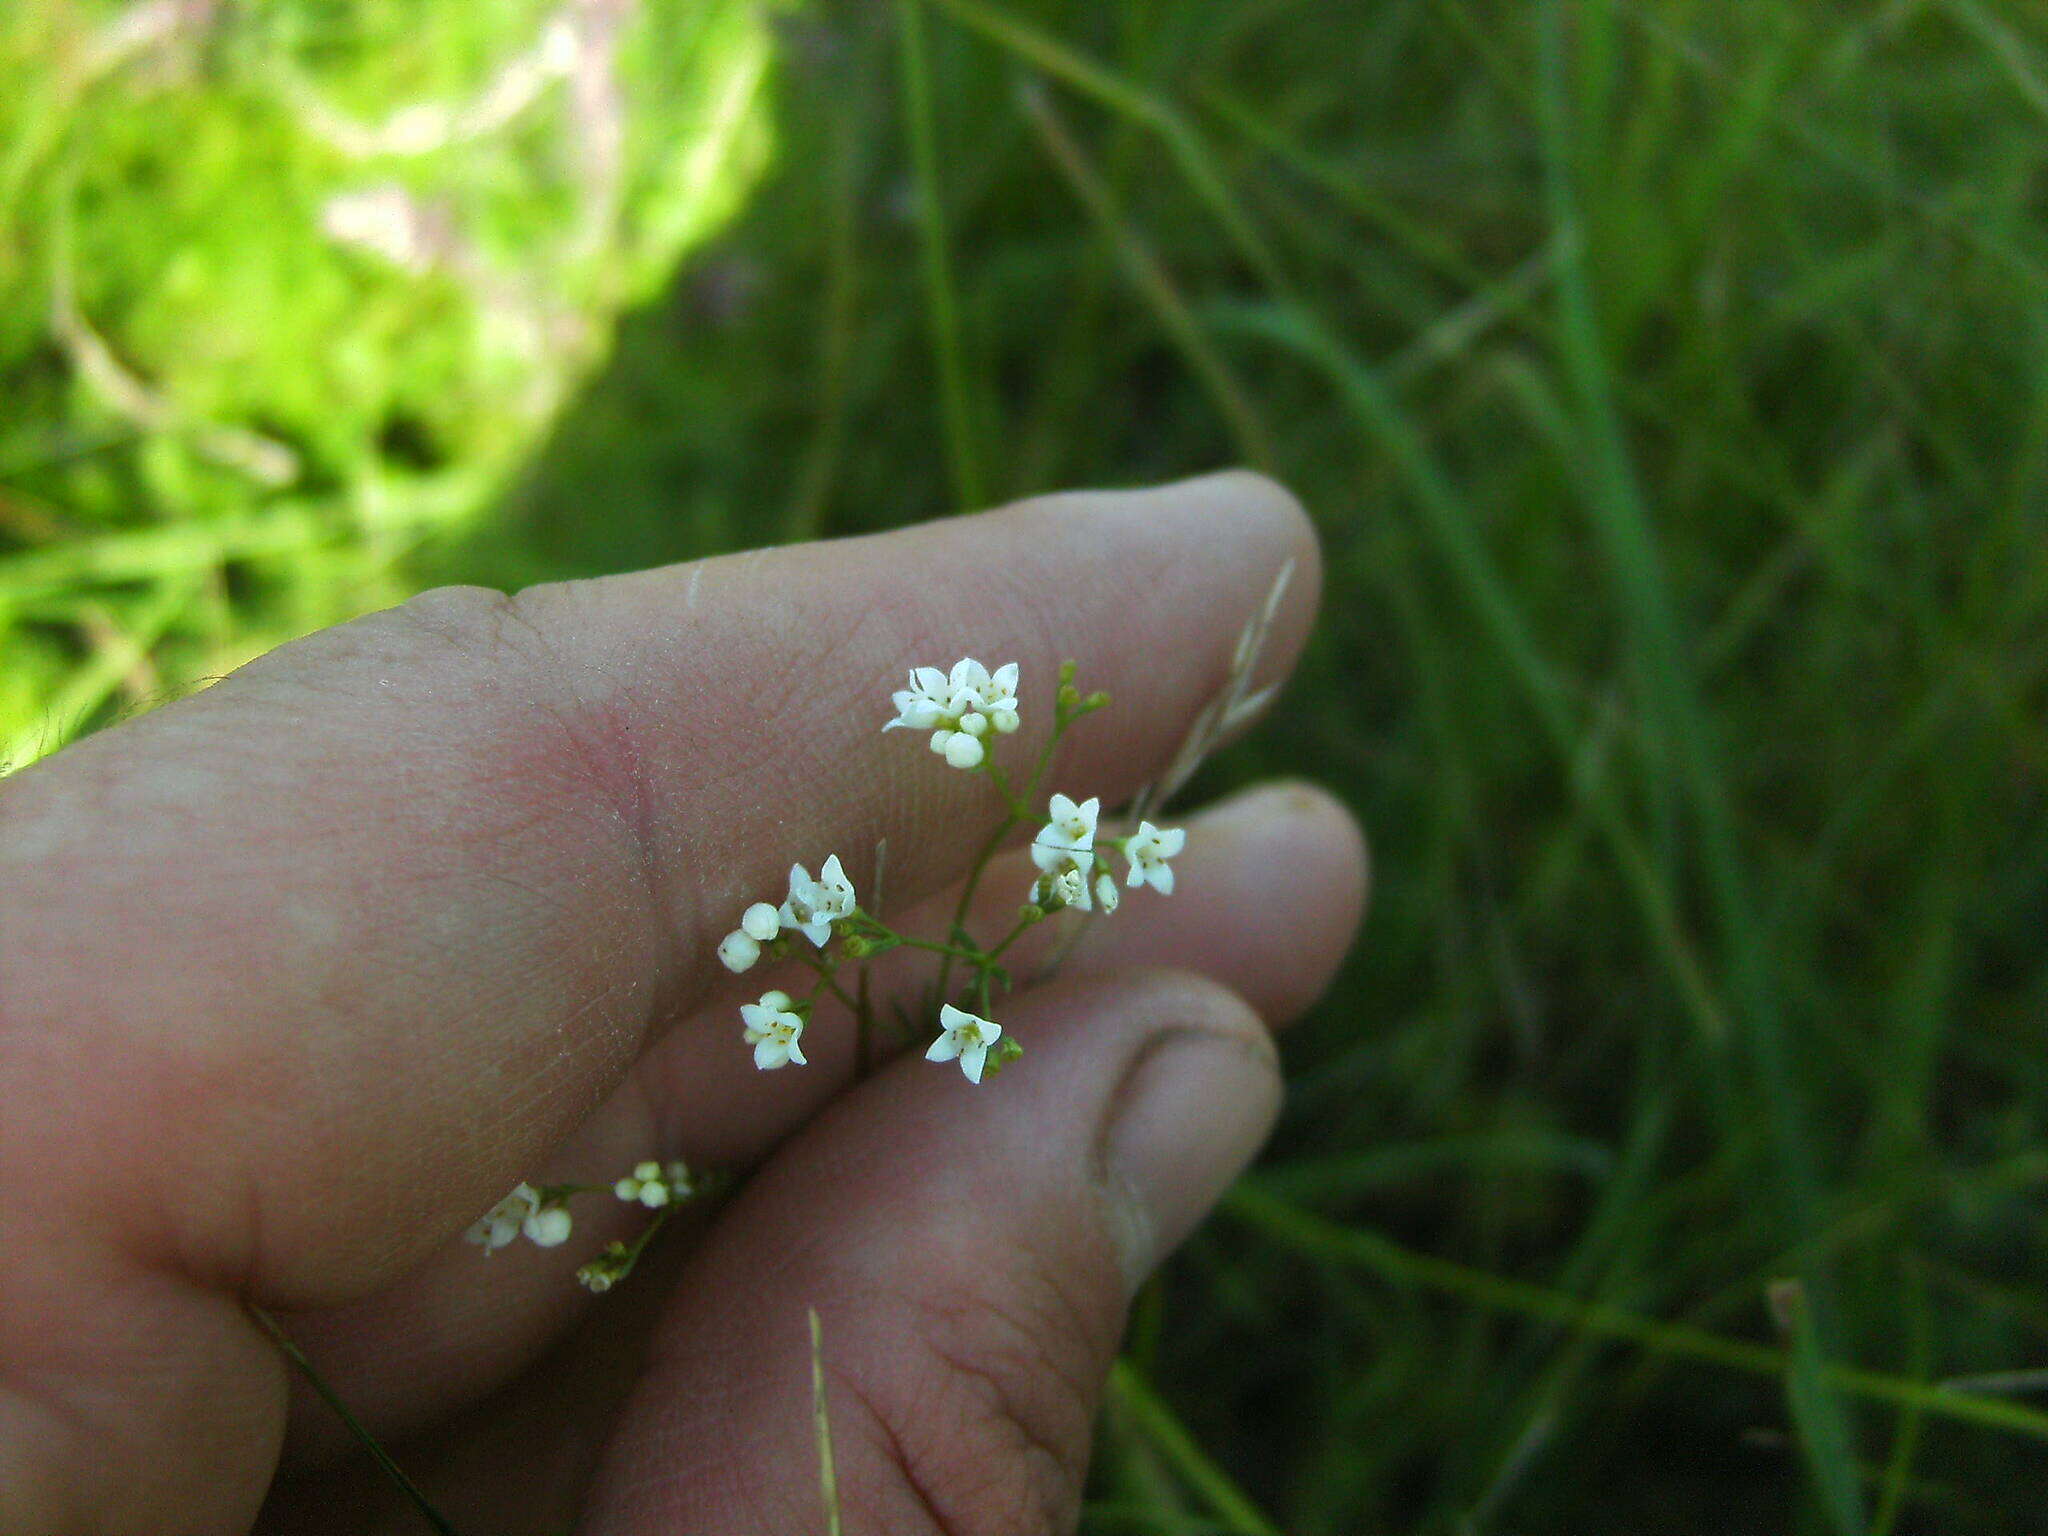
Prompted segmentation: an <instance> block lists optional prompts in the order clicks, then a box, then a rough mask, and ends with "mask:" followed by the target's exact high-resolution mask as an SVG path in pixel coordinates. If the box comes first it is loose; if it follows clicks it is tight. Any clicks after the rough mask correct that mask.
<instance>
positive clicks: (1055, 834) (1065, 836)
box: [1031, 795, 1102, 875]
mask: <svg viewBox="0 0 2048 1536" xmlns="http://www.w3.org/2000/svg"><path fill="white" fill-rule="evenodd" d="M1049 810H1050V811H1051V816H1052V819H1051V820H1049V821H1048V822H1046V824H1045V825H1044V826H1042V827H1040V828H1039V829H1038V836H1037V837H1036V838H1034V839H1033V840H1032V843H1031V862H1032V863H1034V864H1036V865H1037V866H1038V867H1039V868H1040V869H1042V870H1044V871H1045V872H1046V873H1047V874H1048V875H1057V874H1059V873H1060V871H1062V870H1065V869H1078V870H1079V871H1080V872H1081V873H1082V874H1084V875H1085V874H1087V873H1088V872H1089V871H1090V870H1092V869H1093V868H1094V867H1095V818H1096V816H1097V815H1098V814H1099V813H1100V812H1101V810H1102V801H1101V799H1100V798H1099V797H1097V796H1093V795H1091V796H1090V797H1089V798H1088V799H1086V800H1083V801H1082V802H1081V803H1080V804H1079V805H1076V804H1075V803H1074V802H1073V800H1071V799H1070V798H1069V797H1067V796H1066V795H1054V796H1053V797H1052V803H1051V805H1050V807H1049Z"/></svg>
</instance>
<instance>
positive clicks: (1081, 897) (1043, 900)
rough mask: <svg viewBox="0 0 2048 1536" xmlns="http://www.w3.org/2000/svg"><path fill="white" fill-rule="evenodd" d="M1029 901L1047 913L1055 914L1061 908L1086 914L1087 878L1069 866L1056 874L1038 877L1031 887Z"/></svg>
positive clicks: (1087, 901)
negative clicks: (1076, 908) (1075, 908)
mask: <svg viewBox="0 0 2048 1536" xmlns="http://www.w3.org/2000/svg"><path fill="white" fill-rule="evenodd" d="M1031 900H1032V903H1033V904H1034V905H1036V906H1040V907H1043V908H1045V910H1046V911H1048V912H1057V911H1059V910H1060V909H1061V908H1062V907H1079V908H1080V909H1081V910H1082V911H1083V912H1086V911H1088V910H1089V900H1088V877H1087V876H1086V875H1084V874H1082V873H1081V871H1080V870H1078V869H1076V868H1074V866H1073V865H1071V864H1069V865H1068V866H1067V867H1066V868H1064V869H1062V870H1060V871H1059V872H1058V873H1057V874H1044V875H1040V876H1039V877H1038V879H1037V881H1036V882H1035V883H1034V884H1033V885H1032V887H1031Z"/></svg>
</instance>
